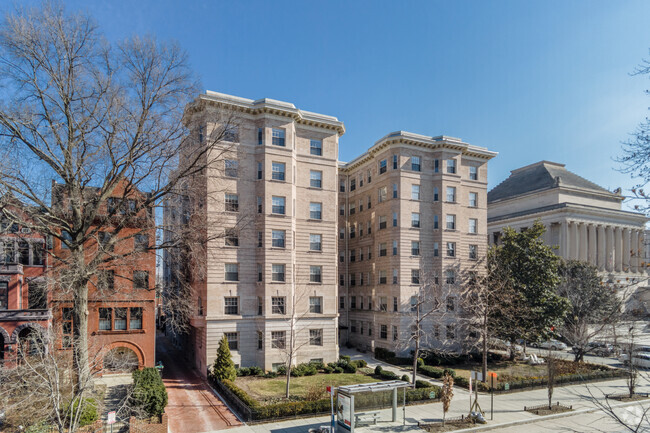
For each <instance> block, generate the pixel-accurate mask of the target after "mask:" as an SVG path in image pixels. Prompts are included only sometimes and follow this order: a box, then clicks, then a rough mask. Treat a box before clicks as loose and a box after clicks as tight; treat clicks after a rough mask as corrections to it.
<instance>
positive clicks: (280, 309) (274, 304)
mask: <svg viewBox="0 0 650 433" xmlns="http://www.w3.org/2000/svg"><path fill="white" fill-rule="evenodd" d="M285 307H286V305H285V297H284V296H273V297H271V313H273V314H286V308H285Z"/></svg>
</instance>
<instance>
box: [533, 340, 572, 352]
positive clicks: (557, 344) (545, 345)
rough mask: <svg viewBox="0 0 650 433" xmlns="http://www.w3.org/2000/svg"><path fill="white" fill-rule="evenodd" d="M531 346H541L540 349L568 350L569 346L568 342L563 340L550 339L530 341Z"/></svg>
mask: <svg viewBox="0 0 650 433" xmlns="http://www.w3.org/2000/svg"><path fill="white" fill-rule="evenodd" d="M530 346H531V347H539V348H540V349H551V350H567V349H568V348H569V346H567V345H566V344H564V343H562V342H561V341H558V340H553V339H551V340H548V341H542V342H541V343H540V342H535V343H530Z"/></svg>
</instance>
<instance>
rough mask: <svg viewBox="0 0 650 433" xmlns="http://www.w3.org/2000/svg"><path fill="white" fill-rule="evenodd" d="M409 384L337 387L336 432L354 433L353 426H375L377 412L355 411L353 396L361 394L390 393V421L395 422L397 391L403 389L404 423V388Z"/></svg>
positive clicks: (382, 383)
mask: <svg viewBox="0 0 650 433" xmlns="http://www.w3.org/2000/svg"><path fill="white" fill-rule="evenodd" d="M410 386H411V384H409V383H408V382H404V381H403V380H389V381H386V382H374V383H363V384H358V385H348V386H339V387H338V388H337V402H336V418H337V431H343V432H348V431H349V432H350V433H354V427H355V424H361V423H363V424H376V423H377V421H378V418H379V411H375V412H367V411H366V412H365V413H357V412H356V411H355V396H357V397H359V395H360V394H362V393H377V392H386V391H392V399H391V400H392V407H393V413H392V415H393V416H392V421H393V422H395V421H397V390H398V389H399V388H403V393H402V404H403V409H402V411H403V412H402V413H403V417H404V422H406V388H408V387H410Z"/></svg>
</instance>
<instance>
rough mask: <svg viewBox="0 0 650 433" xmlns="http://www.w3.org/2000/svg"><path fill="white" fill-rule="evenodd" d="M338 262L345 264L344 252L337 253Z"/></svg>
mask: <svg viewBox="0 0 650 433" xmlns="http://www.w3.org/2000/svg"><path fill="white" fill-rule="evenodd" d="M339 262H341V263H343V262H345V252H344V251H339Z"/></svg>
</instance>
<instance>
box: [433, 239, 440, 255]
mask: <svg viewBox="0 0 650 433" xmlns="http://www.w3.org/2000/svg"><path fill="white" fill-rule="evenodd" d="M438 255H439V249H438V242H434V243H433V257H438Z"/></svg>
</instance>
